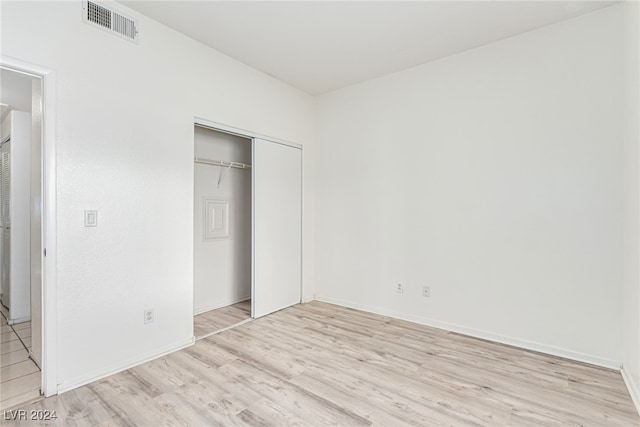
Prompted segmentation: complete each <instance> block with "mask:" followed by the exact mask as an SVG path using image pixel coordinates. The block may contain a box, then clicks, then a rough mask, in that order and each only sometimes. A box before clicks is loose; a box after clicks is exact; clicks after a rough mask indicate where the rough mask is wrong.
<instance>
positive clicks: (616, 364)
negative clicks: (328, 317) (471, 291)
mask: <svg viewBox="0 0 640 427" xmlns="http://www.w3.org/2000/svg"><path fill="white" fill-rule="evenodd" d="M316 300H317V301H322V302H326V303H329V304H336V305H340V306H343V307H348V308H354V309H356V310H362V311H367V312H369V313H375V314H380V315H382V316H388V317H393V318H395V319H400V320H406V321H409V322H413V323H419V324H421V325H426V326H431V327H433V328H438V329H444V330H446V331H451V332H456V333H459V334H462V335H468V336H470V337H475V338H481V339H484V340H488V341H493V342H497V343H500V344H507V345H510V346H513V347H519V348H523V349H526V350H533V351H537V352H539V353H545V354H549V355H552V356H558V357H563V358H565V359H571V360H575V361H578V362H583V363H589V364H591V365H596V366H601V367H603V368H608V369H613V370H616V371H619V370H620V367H621V366H622V363H621V362H620V361H617V360H609V359H604V358H601V357H598V356H593V355H590V354H584V353H579V352H576V351H572V350H567V349H563V348H559V347H554V346H548V345H545V344H541V343H537V342H534V341H528V340H521V339H518V338H513V337H509V336H505V335H500V334H495V333H492V332H488V331H483V330H479V329H473V328H467V327H465V326H459V325H455V324H453V323H448V322H441V321H439V320H434V319H429V318H427V317H422V316H414V315H410V314H406V313H400V312H397V311H393V310H389V309H386V308H380V307H373V306H369V305H364V304H359V303H355V302H351V301H345V300H340V299H336V298H330V297H324V296H321V295H316Z"/></svg>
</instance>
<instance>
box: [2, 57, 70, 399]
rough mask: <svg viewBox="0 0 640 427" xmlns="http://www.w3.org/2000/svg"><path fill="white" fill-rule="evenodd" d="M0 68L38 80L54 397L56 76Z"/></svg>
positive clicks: (47, 345)
mask: <svg viewBox="0 0 640 427" xmlns="http://www.w3.org/2000/svg"><path fill="white" fill-rule="evenodd" d="M0 66H2V67H5V68H8V69H10V70H14V71H19V72H23V73H26V74H30V75H35V76H37V77H40V78H42V115H43V120H42V181H41V183H42V184H43V185H42V248H43V249H44V248H47V256H46V257H42V393H43V394H44V395H45V396H46V397H48V396H52V395H54V394H57V393H58V381H57V378H58V371H57V369H58V348H57V343H58V336H57V328H58V324H57V319H58V314H57V313H58V300H57V295H58V290H57V260H56V256H57V231H56V221H57V219H56V215H57V210H56V200H57V195H56V129H55V126H56V118H55V117H56V116H55V114H56V75H55V72H54V71H53V70H51V69H49V68H46V67H42V66H40V65H36V64H32V63H29V62H25V61H21V60H19V59H16V58H13V57H10V56H6V55H0Z"/></svg>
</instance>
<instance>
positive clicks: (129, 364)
mask: <svg viewBox="0 0 640 427" xmlns="http://www.w3.org/2000/svg"><path fill="white" fill-rule="evenodd" d="M195 342H196V341H195V338H194V337H191V338H189V339H188V340H184V341H181V342H179V343H177V344H173V345H170V346H167V347H164V348H160V349H158V350H156V351H154V352H153V353H147V354H146V355H143V356H142V357H139V358H134V359H129V360H126V361H124V362H121V363H118V364H117V365H111V366H110V367H108V368H106V369H101V370H99V371H95V372H92V373H90V374H87V375H82V376H79V377H76V378H72V379H70V380H67V381H64V382H62V383H61V384H58V394H61V393H64V392H66V391H69V390H73V389H74V388H78V387H81V386H83V385H86V384H89V383H92V382H94V381H98V380H101V379H102V378H106V377H108V376H111V375H114V374H117V373H119V372H122V371H126V370H127V369H131V368H133V367H134V366H138V365H141V364H143V363H146V362H149V361H151V360H154V359H157V358H159V357H162V356H165V355H167V354H169V353H173V352H174V351H178V350H182V349H183V348H186V347H189V346H191V345H193V344H194V343H195Z"/></svg>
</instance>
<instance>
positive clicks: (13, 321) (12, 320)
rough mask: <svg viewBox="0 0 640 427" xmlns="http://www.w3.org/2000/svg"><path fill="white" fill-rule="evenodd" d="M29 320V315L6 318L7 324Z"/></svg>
mask: <svg viewBox="0 0 640 427" xmlns="http://www.w3.org/2000/svg"><path fill="white" fill-rule="evenodd" d="M29 321H31V316H25V317H18V318H17V319H7V325H9V326H13V325H18V324H20V323H24V322H29Z"/></svg>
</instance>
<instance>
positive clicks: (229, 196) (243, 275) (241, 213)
mask: <svg viewBox="0 0 640 427" xmlns="http://www.w3.org/2000/svg"><path fill="white" fill-rule="evenodd" d="M195 153H196V156H197V157H203V158H205V159H214V160H224V161H233V162H239V163H246V164H251V140H250V139H246V138H240V137H237V136H232V135H227V134H224V133H221V132H215V131H211V130H207V129H201V128H196V130H195ZM221 172H222V177H221V178H220V173H221ZM218 180H219V181H220V185H218ZM204 197H207V198H213V199H218V200H226V201H228V202H229V237H225V238H220V239H215V240H204V235H203V230H204V212H203V198H204ZM193 214H194V221H195V222H194V236H193V245H194V260H193V267H194V268H193V275H194V289H193V292H194V294H193V309H194V313H201V312H203V311H208V310H213V309H215V308H219V307H224V306H226V305H229V304H233V303H236V302H238V301H243V300H245V299H247V298H250V297H251V169H237V168H230V169H229V168H221V167H220V166H211V165H205V164H201V163H198V164H196V165H195V200H194V212H193Z"/></svg>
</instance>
